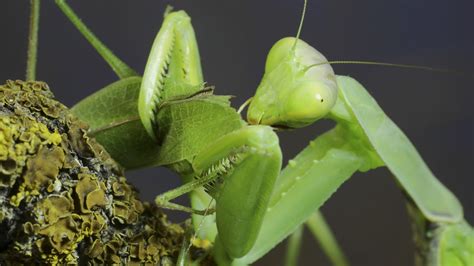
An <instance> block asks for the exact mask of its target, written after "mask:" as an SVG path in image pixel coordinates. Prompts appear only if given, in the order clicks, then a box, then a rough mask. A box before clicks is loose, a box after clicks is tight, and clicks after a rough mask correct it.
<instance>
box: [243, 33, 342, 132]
mask: <svg viewBox="0 0 474 266" xmlns="http://www.w3.org/2000/svg"><path fill="white" fill-rule="evenodd" d="M325 62H327V59H326V58H325V57H324V56H323V55H322V54H321V53H320V52H318V51H317V50H316V49H314V48H313V47H311V46H310V45H309V44H307V43H306V42H304V41H302V40H299V39H296V38H294V37H287V38H283V39H281V40H280V41H278V42H277V43H276V44H275V45H274V46H273V47H272V49H271V50H270V52H269V54H268V57H267V62H266V65H265V74H264V76H263V79H262V81H261V83H260V85H259V87H258V88H257V92H256V94H255V96H254V97H253V99H252V102H251V104H250V106H249V109H248V112H247V120H248V121H249V123H250V124H264V125H274V126H281V127H289V128H299V127H304V126H307V125H310V124H312V123H313V122H315V121H316V120H318V119H320V118H322V117H324V116H325V115H326V114H327V113H328V112H329V111H330V110H331V108H332V107H333V106H334V104H335V103H336V99H337V82H336V76H335V74H334V71H333V70H332V67H331V66H330V65H329V64H324V63H325Z"/></svg>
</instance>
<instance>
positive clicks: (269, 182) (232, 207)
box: [193, 126, 282, 258]
mask: <svg viewBox="0 0 474 266" xmlns="http://www.w3.org/2000/svg"><path fill="white" fill-rule="evenodd" d="M229 156H234V158H235V161H234V163H235V165H231V166H230V167H229V168H228V169H226V170H225V174H223V175H222V177H221V179H222V180H221V182H222V184H221V185H219V184H217V185H216V186H217V187H218V189H217V190H216V191H215V192H211V194H213V196H214V197H215V198H216V222H217V229H218V232H219V238H220V240H221V241H222V243H223V245H224V249H225V250H226V252H227V254H228V255H229V256H230V257H233V258H238V257H242V256H243V255H245V254H246V253H247V252H248V251H249V250H250V249H251V248H252V246H253V245H254V243H255V240H256V238H257V236H258V233H259V231H260V227H261V224H262V221H263V218H264V216H265V213H266V211H267V206H268V202H269V199H270V195H271V193H272V191H273V187H274V183H275V180H276V178H277V176H278V174H279V172H280V169H281V161H282V154H281V151H280V146H279V143H278V137H277V136H276V134H275V133H274V132H273V131H272V129H271V128H270V127H267V126H249V127H244V128H242V129H240V130H237V131H234V132H232V133H229V134H227V135H225V136H223V137H222V138H220V139H219V140H217V141H216V142H214V143H213V144H212V145H210V146H208V147H207V149H205V150H203V152H201V153H199V154H198V155H197V156H196V159H195V160H194V162H193V166H194V168H195V171H196V173H200V174H202V173H203V172H205V171H207V170H208V169H209V168H210V167H212V166H213V165H216V162H217V163H218V164H220V161H222V159H223V158H228V157H229Z"/></svg>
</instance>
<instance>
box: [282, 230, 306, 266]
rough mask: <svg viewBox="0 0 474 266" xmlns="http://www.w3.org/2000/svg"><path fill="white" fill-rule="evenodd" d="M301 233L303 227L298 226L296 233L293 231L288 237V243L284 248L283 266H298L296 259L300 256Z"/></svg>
mask: <svg viewBox="0 0 474 266" xmlns="http://www.w3.org/2000/svg"><path fill="white" fill-rule="evenodd" d="M303 231H304V227H303V226H302V225H300V226H298V228H297V229H296V231H294V232H293V233H292V234H291V235H290V237H288V240H287V241H288V242H287V246H286V255H285V266H296V265H298V257H299V254H300V248H301V242H302V241H303Z"/></svg>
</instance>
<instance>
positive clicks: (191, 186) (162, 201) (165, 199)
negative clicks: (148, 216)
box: [155, 175, 219, 215]
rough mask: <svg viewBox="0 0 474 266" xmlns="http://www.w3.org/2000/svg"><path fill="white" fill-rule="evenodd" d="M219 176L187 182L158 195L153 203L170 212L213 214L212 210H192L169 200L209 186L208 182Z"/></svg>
mask: <svg viewBox="0 0 474 266" xmlns="http://www.w3.org/2000/svg"><path fill="white" fill-rule="evenodd" d="M217 178H219V176H217V175H209V176H205V177H202V178H199V179H196V180H193V181H191V182H188V183H186V184H184V185H182V186H180V187H177V188H175V189H172V190H170V191H167V192H165V193H163V194H161V195H158V196H157V197H156V198H155V203H156V205H157V206H158V207H161V208H165V209H170V210H176V211H183V212H189V213H193V214H198V215H207V214H212V213H214V212H215V210H214V209H206V210H194V209H192V208H189V207H186V206H182V205H179V204H176V203H172V202H170V200H172V199H175V198H177V197H179V196H182V195H184V194H186V193H189V192H191V191H193V190H195V189H197V188H199V187H202V186H204V185H206V184H209V183H210V182H213V181H215V180H216V179H217Z"/></svg>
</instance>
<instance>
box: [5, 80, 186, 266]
mask: <svg viewBox="0 0 474 266" xmlns="http://www.w3.org/2000/svg"><path fill="white" fill-rule="evenodd" d="M86 132H87V127H86V125H85V124H83V123H81V122H80V121H78V120H77V119H76V118H75V117H73V116H71V114H70V113H69V112H68V109H67V108H66V107H65V106H63V105H62V104H61V103H59V102H57V101H56V100H54V99H53V95H52V93H51V92H50V90H49V89H48V86H47V85H46V84H45V83H42V82H22V81H7V83H6V84H5V85H2V86H0V264H7V265H9V264H27V263H28V264H30V263H34V264H65V263H72V264H79V263H80V264H84V263H85V264H113V263H116V264H133V263H138V264H161V265H168V264H172V263H173V262H174V261H175V259H176V258H177V256H178V253H179V249H180V245H181V242H182V240H183V237H184V229H183V228H182V227H181V226H179V225H176V224H172V223H169V222H168V221H167V219H166V216H165V215H164V214H163V213H162V212H161V211H160V210H158V209H156V208H155V207H153V206H152V205H150V204H148V203H144V202H141V201H140V200H139V199H138V195H137V191H136V190H135V189H134V188H133V187H132V186H131V185H129V184H128V183H127V182H126V179H125V178H124V177H123V173H122V170H121V169H120V168H119V167H118V166H117V165H116V164H115V162H114V161H113V160H112V159H111V158H110V157H109V155H108V154H107V152H106V151H105V150H104V149H103V148H102V147H101V146H100V145H99V144H97V143H96V142H95V140H94V139H91V138H88V137H87V134H86Z"/></svg>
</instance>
